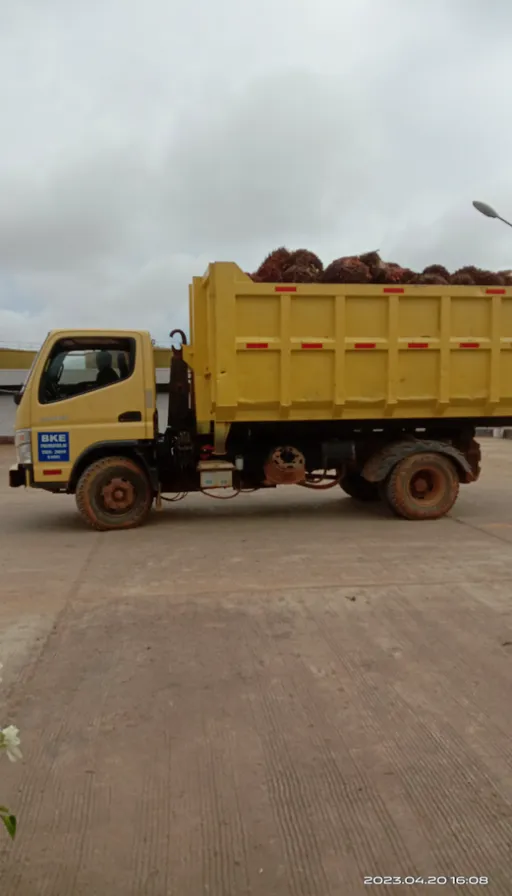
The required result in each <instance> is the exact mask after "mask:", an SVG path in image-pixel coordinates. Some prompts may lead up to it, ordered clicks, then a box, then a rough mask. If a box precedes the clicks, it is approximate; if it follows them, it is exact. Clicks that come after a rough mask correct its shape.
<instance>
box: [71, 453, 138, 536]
mask: <svg viewBox="0 0 512 896" xmlns="http://www.w3.org/2000/svg"><path fill="white" fill-rule="evenodd" d="M75 497H76V504H77V507H78V510H79V511H80V513H81V515H82V516H83V518H84V519H85V520H86V522H87V523H88V524H89V525H90V526H92V528H93V529H98V530H99V531H101V532H106V531H108V530H112V529H134V528H135V527H136V526H140V525H142V523H143V522H145V520H146V518H147V516H148V514H149V512H150V510H151V505H152V503H153V492H152V489H151V484H150V482H149V480H148V477H147V476H146V473H145V472H144V470H143V469H142V468H141V467H140V466H139V465H138V464H137V463H135V461H133V460H130V459H129V458H127V457H104V458H102V459H101V460H97V461H95V462H94V463H92V464H91V466H90V467H87V469H86V470H84V472H83V473H82V475H81V476H80V479H79V480H78V485H77V488H76V496H75Z"/></svg>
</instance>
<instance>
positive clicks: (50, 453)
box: [37, 432, 69, 464]
mask: <svg viewBox="0 0 512 896" xmlns="http://www.w3.org/2000/svg"><path fill="white" fill-rule="evenodd" d="M37 450H38V458H39V462H40V463H52V462H53V463H55V462H56V463H61V464H65V463H69V432H38V434H37Z"/></svg>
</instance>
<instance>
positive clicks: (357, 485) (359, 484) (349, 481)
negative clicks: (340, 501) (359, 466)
mask: <svg viewBox="0 0 512 896" xmlns="http://www.w3.org/2000/svg"><path fill="white" fill-rule="evenodd" d="M340 486H341V488H342V489H343V491H344V492H345V494H346V495H349V496H350V497H351V498H354V500H356V501H364V502H365V503H367V502H370V501H378V500H379V499H380V494H379V486H378V484H377V483H376V482H368V480H367V479H365V478H364V476H361V474H360V473H354V472H351V473H346V474H345V475H344V476H342V477H341V479H340Z"/></svg>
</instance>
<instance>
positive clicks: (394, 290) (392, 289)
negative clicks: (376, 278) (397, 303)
mask: <svg viewBox="0 0 512 896" xmlns="http://www.w3.org/2000/svg"><path fill="white" fill-rule="evenodd" d="M382 292H385V293H387V294H388V295H389V294H391V295H397V294H398V293H402V292H405V290H404V288H403V286H385V287H384V289H383V290H382Z"/></svg>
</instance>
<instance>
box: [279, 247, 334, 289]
mask: <svg viewBox="0 0 512 896" xmlns="http://www.w3.org/2000/svg"><path fill="white" fill-rule="evenodd" d="M323 269H324V266H323V264H322V262H321V261H320V259H319V257H318V255H315V253H314V252H309V250H308V249H297V251H296V252H291V253H290V257H289V258H288V262H287V266H286V267H285V269H284V280H285V282H286V283H318V281H319V280H320V279H321V276H322V273H323Z"/></svg>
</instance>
